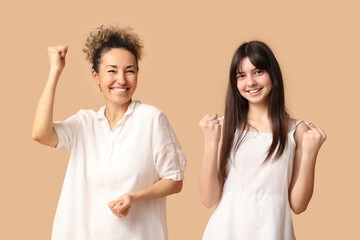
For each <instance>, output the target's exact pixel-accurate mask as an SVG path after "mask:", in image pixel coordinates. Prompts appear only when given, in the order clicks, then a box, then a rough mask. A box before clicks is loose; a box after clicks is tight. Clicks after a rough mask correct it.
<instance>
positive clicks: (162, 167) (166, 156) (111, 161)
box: [32, 26, 185, 240]
mask: <svg viewBox="0 0 360 240" xmlns="http://www.w3.org/2000/svg"><path fill="white" fill-rule="evenodd" d="M67 51H68V47H67V46H56V47H49V48H48V54H49V58H50V73H49V78H48V81H47V83H46V85H45V88H44V90H43V93H42V95H41V98H40V100H39V103H38V106H37V109H36V113H35V119H34V124H33V130H32V135H33V139H34V140H36V141H38V142H39V143H41V144H44V145H47V146H51V147H53V148H55V149H65V150H67V151H69V152H70V159H69V163H68V168H67V171H66V176H65V180H64V185H63V188H62V191H61V196H60V200H59V204H58V208H57V211H56V215H55V220H54V224H53V234H52V239H53V240H72V239H74V240H75V239H86V240H91V239H108V240H119V239H124V240H128V239H135V240H142V239H152V240H165V239H167V226H166V199H165V197H166V196H167V195H170V194H173V193H178V192H180V190H181V188H182V179H183V171H184V167H185V156H184V154H183V152H182V150H181V148H180V145H179V143H178V141H177V139H176V137H175V134H174V132H173V130H172V128H171V126H170V124H169V122H168V120H167V118H166V116H165V115H164V113H162V112H161V111H160V110H159V109H157V108H156V107H153V106H150V105H146V104H142V103H140V102H139V101H133V100H132V95H133V94H134V92H135V89H136V86H137V76H138V70H139V67H138V60H140V58H141V51H142V43H141V40H140V39H139V37H138V36H137V35H136V34H135V33H133V32H132V31H131V30H130V29H123V28H119V27H104V26H102V27H100V28H98V29H96V30H95V31H93V32H91V33H90V34H89V36H88V38H87V40H86V44H85V49H84V52H85V53H86V56H87V59H88V60H89V61H90V63H91V65H92V77H93V80H94V82H95V84H97V85H98V87H99V89H100V91H101V93H102V94H103V96H104V99H105V105H104V106H103V107H101V108H100V110H99V111H97V112H95V111H93V110H80V111H79V112H77V113H76V114H74V115H73V116H71V117H69V118H68V119H67V120H65V121H62V122H55V123H53V105H54V96H55V90H56V86H57V83H58V80H59V78H60V75H61V72H62V70H63V68H64V66H65V56H66V54H67Z"/></svg>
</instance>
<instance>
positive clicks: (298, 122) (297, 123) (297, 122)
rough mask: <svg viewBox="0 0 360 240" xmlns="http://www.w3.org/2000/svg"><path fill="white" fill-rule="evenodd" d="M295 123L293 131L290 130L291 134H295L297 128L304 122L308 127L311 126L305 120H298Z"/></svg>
mask: <svg viewBox="0 0 360 240" xmlns="http://www.w3.org/2000/svg"><path fill="white" fill-rule="evenodd" d="M293 122H295V124H294V125H293V126H292V128H291V130H290V132H291V133H293V132H295V130H296V127H297V126H298V125H299V124H300V123H301V122H304V123H305V124H306V125H309V123H308V122H305V121H303V120H296V119H294V120H293Z"/></svg>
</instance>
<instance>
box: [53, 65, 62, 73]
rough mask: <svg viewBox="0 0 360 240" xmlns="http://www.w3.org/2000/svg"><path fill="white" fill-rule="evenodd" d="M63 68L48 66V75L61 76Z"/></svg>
mask: <svg viewBox="0 0 360 240" xmlns="http://www.w3.org/2000/svg"><path fill="white" fill-rule="evenodd" d="M63 69H64V67H59V66H50V74H61V73H62V71H63Z"/></svg>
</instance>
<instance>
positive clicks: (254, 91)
mask: <svg viewBox="0 0 360 240" xmlns="http://www.w3.org/2000/svg"><path fill="white" fill-rule="evenodd" d="M258 91H260V89H257V90H251V91H249V92H250V93H256V92H258Z"/></svg>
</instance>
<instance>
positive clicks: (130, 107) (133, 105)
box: [96, 100, 141, 120]
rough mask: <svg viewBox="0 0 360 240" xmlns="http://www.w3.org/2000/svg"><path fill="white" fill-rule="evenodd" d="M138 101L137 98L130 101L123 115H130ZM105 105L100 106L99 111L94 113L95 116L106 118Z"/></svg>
mask: <svg viewBox="0 0 360 240" xmlns="http://www.w3.org/2000/svg"><path fill="white" fill-rule="evenodd" d="M139 103H141V102H140V101H139V100H134V101H132V102H131V103H130V105H129V106H128V109H127V110H126V112H125V114H124V117H125V116H127V115H130V114H131V113H132V112H133V111H134V109H135V106H136V105H138V104H139ZM105 107H106V106H105V105H104V106H102V107H101V108H100V109H99V111H98V112H97V113H96V116H97V118H100V119H105V120H106V117H105Z"/></svg>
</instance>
